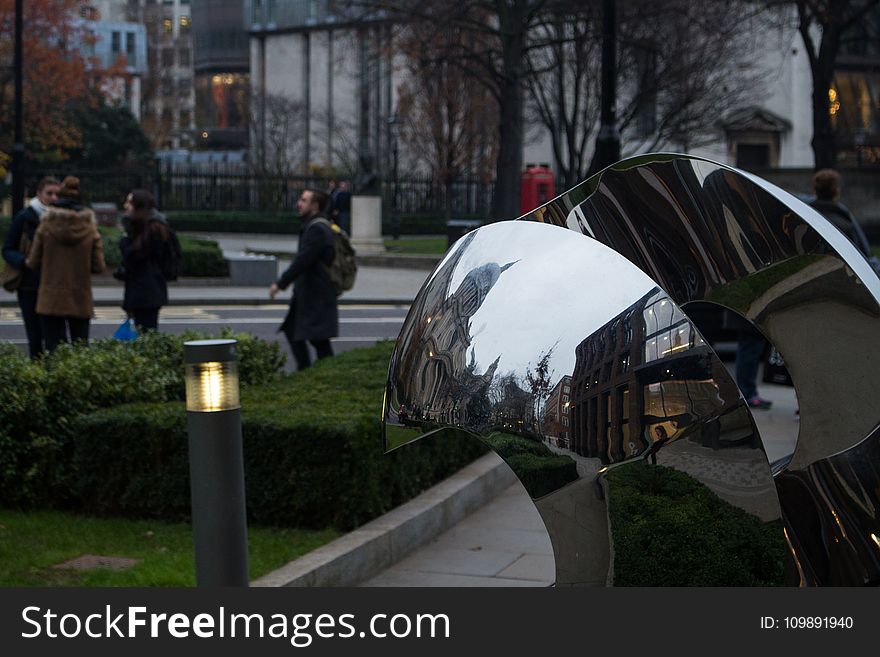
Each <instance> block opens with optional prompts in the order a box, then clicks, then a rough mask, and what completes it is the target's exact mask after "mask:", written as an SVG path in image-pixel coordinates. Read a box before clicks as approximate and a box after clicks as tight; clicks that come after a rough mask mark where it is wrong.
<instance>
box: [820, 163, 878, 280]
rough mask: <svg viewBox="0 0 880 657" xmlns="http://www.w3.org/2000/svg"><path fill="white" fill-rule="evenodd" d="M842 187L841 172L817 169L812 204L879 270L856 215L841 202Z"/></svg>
mask: <svg viewBox="0 0 880 657" xmlns="http://www.w3.org/2000/svg"><path fill="white" fill-rule="evenodd" d="M840 187H841V185H840V174H839V173H838V172H837V171H835V170H834V169H821V170H819V171H817V172H816V174H815V175H814V176H813V191H815V192H816V199H815V200H813V201H811V202H810V206H811V207H813V208H814V209H815V210H818V212H819V214H821V215H822V216H823V217H825V218H826V219H827V220H828V221H830V222H831V223H832V224H834V227H835V228H837V229H838V230H839V231H840V232H841V233H843V234H844V235H846V236H847V238H848V239H849V241H850V242H852V243H853V245H854V246H855V247H856V248H857V249H858V250H859V251H860V252H861V254H862V255H863V256H865V258H867V260H868V262H870V263H871V266H872V267H873V268H874V271H877V269H878V267H880V263H878V261H877V259H876V258H875V257H874V254H873V252H872V251H871V245H870V244H869V243H868V238H867V237H866V236H865V232H864V231H863V230H862V227H861V226H860V225H859V222H858V221H857V220H856V218H855V215H853V213H852V212H850V210H849V208H847V207H846V206H845V205H843V203H841V202H840ZM878 274H880V272H878Z"/></svg>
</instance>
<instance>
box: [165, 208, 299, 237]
mask: <svg viewBox="0 0 880 657" xmlns="http://www.w3.org/2000/svg"><path fill="white" fill-rule="evenodd" d="M171 222H172V224H173V225H174V229H175V230H178V231H189V232H194V233H274V234H281V235H296V234H297V233H299V228H300V225H301V220H300V218H299V216H297V215H294V214H292V213H287V214H283V213H276V212H242V211H228V212H211V211H197V210H196V211H176V212H174V213H173V215H172V217H171Z"/></svg>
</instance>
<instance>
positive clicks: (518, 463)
mask: <svg viewBox="0 0 880 657" xmlns="http://www.w3.org/2000/svg"><path fill="white" fill-rule="evenodd" d="M485 441H486V442H487V443H488V444H489V445H490V446H491V447H492V449H493V450H495V452H496V453H497V454H498V456H500V457H501V458H503V459H504V460H505V461H506V462H507V465H509V466H510V469H511V470H513V472H514V473H515V474H516V476H517V477H518V478H519V480H520V481H521V482H522V485H523V487H525V489H526V491H527V492H528V493H529V495H530V496H531V497H532V498H535V499H537V498H539V497H542V496H544V495H547V494H549V493H552V492H553V491H555V490H558V489H559V488H562V487H563V486H565V485H566V484H568V483H571V482H572V481H576V480H577V479H578V473H577V464H576V463H575V462H574V460H573V459H572V458H571V457H569V456H565V455H562V454H556V453H554V452H552V451H551V450H550V448H549V447H547V446H546V445H545V444H544V443H542V442H539V441H537V440H532V439H529V438H523V437H521V436H517V435H514V434H507V433H495V434H492V435H490V436H489V437H488V438H486V439H485Z"/></svg>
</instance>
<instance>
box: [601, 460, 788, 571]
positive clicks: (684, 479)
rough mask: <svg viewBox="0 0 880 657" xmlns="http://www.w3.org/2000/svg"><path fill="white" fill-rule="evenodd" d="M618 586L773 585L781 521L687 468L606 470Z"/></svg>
mask: <svg viewBox="0 0 880 657" xmlns="http://www.w3.org/2000/svg"><path fill="white" fill-rule="evenodd" d="M607 477H608V483H609V491H610V492H609V514H610V518H611V530H612V535H613V537H614V583H615V584H616V585H618V586H774V585H775V586H778V585H781V584H782V583H783V579H784V572H783V571H784V560H785V539H784V537H783V532H782V525H781V522H779V521H775V522H770V523H764V522H761V521H760V520H759V519H758V518H756V517H754V516H752V515H749V514H748V513H746V512H745V511H743V510H742V509H739V508H737V507H735V506H732V505H731V504H728V503H727V502H725V501H723V500H722V499H720V498H719V497H718V496H717V495H715V493H713V492H712V491H711V490H709V489H708V488H706V486H704V485H703V484H701V483H700V482H698V481H697V480H695V479H693V478H692V477H689V476H688V475H686V474H684V473H682V472H678V471H676V470H673V469H671V468H667V467H664V466H658V465H647V464H645V463H644V462H638V463H633V464H630V465H627V466H624V467H618V468H615V469H613V470H612V471H611V472H610V473H609V474H608V476H607Z"/></svg>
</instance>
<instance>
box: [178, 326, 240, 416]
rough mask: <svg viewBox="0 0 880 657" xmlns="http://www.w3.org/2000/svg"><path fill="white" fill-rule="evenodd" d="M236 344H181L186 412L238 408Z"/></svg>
mask: <svg viewBox="0 0 880 657" xmlns="http://www.w3.org/2000/svg"><path fill="white" fill-rule="evenodd" d="M236 344H238V343H237V341H236V340H192V341H190V342H184V343H183V362H184V365H185V376H186V410H188V411H195V412H197V413H214V412H217V411H230V410H233V409H236V408H241V402H240V400H239V395H238V354H237V352H236V348H235V346H236Z"/></svg>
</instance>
